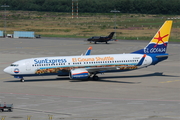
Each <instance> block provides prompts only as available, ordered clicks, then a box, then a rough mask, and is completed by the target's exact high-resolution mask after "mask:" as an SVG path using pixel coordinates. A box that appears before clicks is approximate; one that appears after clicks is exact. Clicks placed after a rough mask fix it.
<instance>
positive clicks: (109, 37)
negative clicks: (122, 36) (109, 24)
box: [87, 32, 115, 44]
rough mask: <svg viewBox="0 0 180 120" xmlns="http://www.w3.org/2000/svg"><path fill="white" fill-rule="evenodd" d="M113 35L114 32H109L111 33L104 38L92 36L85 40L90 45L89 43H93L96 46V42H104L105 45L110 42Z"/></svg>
mask: <svg viewBox="0 0 180 120" xmlns="http://www.w3.org/2000/svg"><path fill="white" fill-rule="evenodd" d="M114 33H115V32H111V33H110V34H109V36H106V37H102V36H93V37H91V38H89V39H87V41H89V42H90V43H91V42H94V44H96V43H97V42H106V44H107V43H108V41H110V40H112V38H113V35H114Z"/></svg>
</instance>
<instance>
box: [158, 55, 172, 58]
mask: <svg viewBox="0 0 180 120" xmlns="http://www.w3.org/2000/svg"><path fill="white" fill-rule="evenodd" d="M168 56H169V55H157V56H156V58H164V57H168Z"/></svg>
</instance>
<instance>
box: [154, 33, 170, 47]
mask: <svg viewBox="0 0 180 120" xmlns="http://www.w3.org/2000/svg"><path fill="white" fill-rule="evenodd" d="M158 34H159V37H158V38H154V39H157V40H158V41H157V43H156V45H154V48H156V47H157V46H158V43H159V42H162V43H163V44H164V46H167V44H166V43H164V41H163V38H165V37H167V36H168V35H169V34H167V35H164V36H163V37H161V34H160V31H159V32H158Z"/></svg>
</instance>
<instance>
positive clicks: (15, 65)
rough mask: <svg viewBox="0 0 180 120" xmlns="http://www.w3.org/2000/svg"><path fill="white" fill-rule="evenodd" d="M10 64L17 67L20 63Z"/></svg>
mask: <svg viewBox="0 0 180 120" xmlns="http://www.w3.org/2000/svg"><path fill="white" fill-rule="evenodd" d="M10 66H14V67H17V66H19V65H18V64H11V65H10Z"/></svg>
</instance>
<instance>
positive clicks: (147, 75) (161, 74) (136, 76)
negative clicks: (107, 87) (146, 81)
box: [101, 72, 180, 78]
mask: <svg viewBox="0 0 180 120" xmlns="http://www.w3.org/2000/svg"><path fill="white" fill-rule="evenodd" d="M151 76H165V77H180V76H174V75H164V74H163V73H162V72H155V73H150V74H144V75H131V76H122V75H121V76H111V77H101V78H138V77H151Z"/></svg>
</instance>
